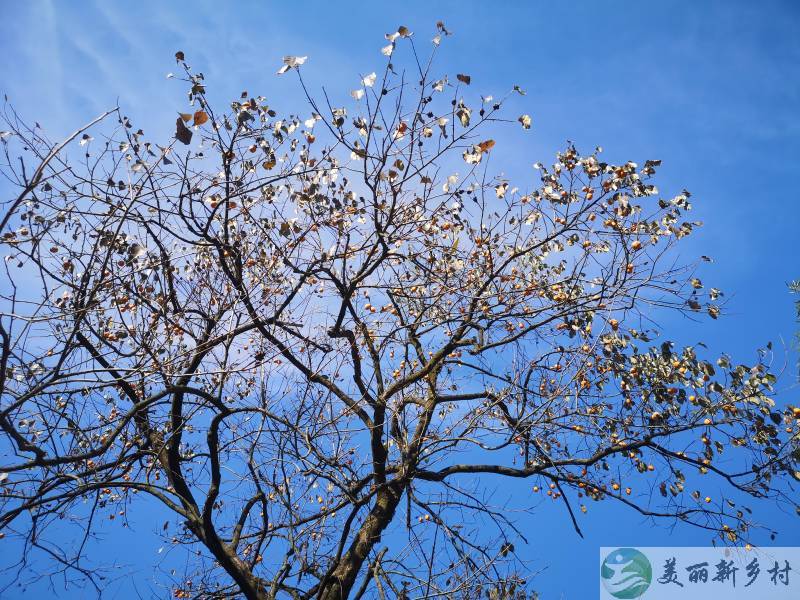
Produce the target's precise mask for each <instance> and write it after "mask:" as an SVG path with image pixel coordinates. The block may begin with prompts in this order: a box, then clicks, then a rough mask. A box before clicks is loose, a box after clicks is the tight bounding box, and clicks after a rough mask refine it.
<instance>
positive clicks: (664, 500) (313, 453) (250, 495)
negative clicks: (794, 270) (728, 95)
mask: <svg viewBox="0 0 800 600" xmlns="http://www.w3.org/2000/svg"><path fill="white" fill-rule="evenodd" d="M448 35H449V32H448V31H447V30H446V28H445V26H444V25H443V24H441V23H439V24H438V26H437V31H436V37H435V38H434V40H433V45H432V51H431V52H429V51H428V50H427V49H426V48H428V47H429V46H430V45H431V44H430V41H429V40H423V41H422V42H421V41H420V40H419V36H414V37H412V33H411V32H410V31H408V29H407V28H405V27H401V28H399V29H398V30H397V31H396V32H395V33H392V34H390V35H387V36H386V38H387V40H386V45H385V46H384V47H383V48H382V49H381V52H382V54H383V55H384V57H383V59H382V61H383V67H382V69H381V70H380V71H379V72H375V73H369V74H365V75H363V76H362V79H361V81H360V82H359V85H358V87H357V88H356V89H355V90H354V91H352V92H351V93H350V94H349V96H348V95H347V94H345V95H344V96H345V97H344V99H342V98H339V99H334V97H333V96H329V95H328V93H323V94H320V95H314V94H312V93H311V92H310V91H309V89H308V87H307V85H306V83H305V82H304V80H303V79H302V76H301V73H302V69H303V64H304V63H305V62H306V58H305V57H291V56H288V57H285V58H284V61H283V66H282V67H281V69H280V71H279V73H281V74H284V75H283V77H284V78H286V77H296V78H297V80H298V81H299V85H300V89H301V90H302V92H303V95H304V97H305V100H306V104H305V107H304V108H303V109H302V110H301V111H299V112H298V113H297V114H289V115H285V116H280V115H278V114H277V113H276V110H275V109H273V108H272V107H271V106H270V105H269V104H268V102H267V100H266V99H265V98H264V97H263V96H257V95H251V94H250V93H248V92H242V94H241V97H239V98H237V99H236V100H234V101H233V102H231V103H230V104H229V105H228V106H224V105H222V106H216V105H212V102H211V101H210V100H209V94H208V92H207V89H206V81H205V79H204V77H203V75H202V74H201V73H198V72H196V71H194V70H193V69H192V68H191V67H190V66H189V64H188V63H187V62H186V60H187V58H186V57H185V56H184V54H183V53H182V52H179V53H177V54H176V60H177V64H178V67H179V69H180V71H181V72H180V74H179V75H176V76H174V79H176V80H179V81H181V82H184V83H185V84H186V85H187V88H188V100H189V106H190V107H191V108H189V109H186V108H181V107H176V108H177V109H178V110H179V112H178V116H177V120H176V123H175V137H174V139H173V140H171V141H169V142H167V143H166V145H158V144H156V143H155V142H153V141H149V140H148V138H147V137H146V136H145V134H144V132H143V131H141V130H140V129H138V127H137V126H136V125H134V124H133V122H132V121H131V120H130V119H129V118H128V117H127V116H125V115H124V114H123V113H122V112H121V110H120V109H114V110H110V111H109V112H107V113H104V114H102V115H100V116H99V117H98V118H97V119H95V120H94V121H92V122H91V123H89V124H88V125H86V126H84V127H81V128H79V129H78V130H76V131H75V133H73V134H72V135H70V136H68V137H67V138H66V139H64V140H63V141H61V142H53V141H51V140H49V139H48V138H47V137H46V135H45V134H44V133H43V131H42V130H41V129H40V128H39V127H38V125H37V126H30V125H27V124H26V122H25V121H24V120H23V119H22V118H20V117H19V116H18V115H17V113H16V112H15V111H14V110H13V109H12V108H11V107H10V106H6V107H5V109H4V117H5V125H4V127H5V129H6V131H4V132H3V133H2V135H1V137H2V145H1V149H2V157H3V161H2V162H3V164H2V173H3V176H4V177H5V178H6V180H7V181H6V185H7V186H8V185H9V184H10V185H12V186H14V188H15V191H14V196H13V197H12V196H10V195H5V196H4V197H3V198H2V220H1V221H0V238H1V242H0V243H2V249H3V252H4V256H5V257H6V260H5V261H4V267H5V268H4V270H3V274H2V277H3V282H2V286H0V291H1V294H2V300H0V302H2V306H0V308H2V312H1V313H0V342H1V344H2V348H1V351H2V353H1V355H0V360H1V361H2V365H1V367H2V368H0V390H2V404H0V432H1V434H0V439H1V440H2V441H0V449H1V451H2V462H1V463H0V529H2V532H3V534H4V535H5V536H6V540H5V541H4V542H2V543H3V544H7V543H9V538H10V537H14V538H18V539H19V540H20V545H19V547H20V548H23V553H22V555H21V556H9V555H8V554H7V553H5V552H4V558H3V563H4V566H12V567H13V569H12V570H13V571H15V572H16V573H17V577H18V581H19V582H24V581H27V580H28V579H26V577H29V573H30V570H31V569H33V568H34V567H35V565H41V562H40V561H41V560H44V559H47V560H48V561H50V562H49V564H51V565H52V568H51V569H49V570H47V571H45V572H44V574H46V575H50V576H54V575H55V574H59V575H60V577H61V578H62V580H63V578H66V580H67V581H73V582H80V581H84V582H86V581H89V582H91V583H92V584H94V585H95V586H96V587H97V589H98V590H100V589H102V587H103V585H104V580H103V579H101V576H102V574H103V572H104V571H103V565H104V562H105V563H108V562H112V561H110V560H109V559H110V558H114V557H107V556H99V555H97V553H91V552H89V551H88V550H87V549H89V548H97V546H96V545H93V544H91V543H87V540H89V538H90V537H91V536H94V535H95V534H96V533H98V532H100V531H103V532H109V531H113V530H114V528H116V527H124V526H126V525H127V524H128V517H129V515H130V518H131V523H134V524H137V523H138V524H139V526H140V527H141V524H142V523H144V522H147V521H148V516H149V514H150V512H149V511H152V507H153V506H154V505H155V504H154V503H156V504H158V505H159V506H160V507H161V509H160V510H161V511H163V512H160V511H155V513H156V514H164V513H166V514H168V515H169V518H168V519H167V521H166V522H165V523H164V524H163V527H162V525H161V523H160V522H159V523H158V524H157V528H158V529H159V530H160V531H162V534H163V537H164V539H165V543H166V545H167V546H168V547H170V548H172V550H171V552H172V553H173V555H174V553H176V552H184V553H185V563H186V571H185V572H184V573H176V574H170V573H163V574H161V575H159V574H156V575H155V579H156V581H158V582H159V583H160V584H161V585H164V586H165V587H167V588H168V589H169V592H168V593H169V594H171V595H173V596H174V597H176V598H231V597H246V598H249V599H256V598H258V599H264V598H278V597H280V598H308V599H310V598H318V599H321V600H341V599H344V598H361V597H375V598H385V597H389V598H394V597H402V598H441V597H447V598H464V599H466V598H478V597H489V598H507V599H512V598H514V599H516V598H526V597H530V598H532V597H534V596H533V595H532V592H531V591H530V590H531V587H530V586H531V584H530V581H529V574H530V571H529V569H528V567H527V566H526V563H525V561H524V556H523V555H522V554H521V553H520V552H519V551H520V548H521V547H522V545H521V544H522V542H524V536H523V534H522V532H521V531H520V530H519V528H518V526H517V524H515V519H514V518H513V512H512V511H510V510H508V508H507V505H506V503H505V501H506V500H507V499H508V498H507V497H506V498H504V497H500V496H498V495H497V494H496V492H495V491H494V490H496V489H497V486H498V485H500V486H502V485H503V482H504V481H505V482H508V483H509V484H510V483H511V482H512V481H516V482H521V481H522V480H526V483H525V489H526V490H527V492H526V493H525V494H524V496H522V497H521V496H520V494H519V493H514V494H511V495H512V496H513V497H512V502H513V503H514V505H515V506H520V507H523V508H525V509H529V510H530V511H532V512H535V511H534V509H535V507H536V506H537V505H540V504H542V503H543V502H552V503H555V504H557V505H558V506H560V507H563V510H564V515H565V519H566V520H565V522H566V523H571V526H572V527H573V528H574V530H575V531H576V532H577V533H580V531H581V521H582V519H585V518H590V517H591V516H592V514H595V515H596V514H602V513H601V511H602V510H603V508H602V506H601V505H602V504H605V503H618V504H621V505H624V506H626V507H628V508H630V509H631V510H632V511H638V512H639V513H641V514H642V515H645V516H646V517H649V518H652V520H654V521H658V520H664V521H666V522H667V523H669V524H674V523H676V522H678V523H680V524H685V525H693V526H696V527H700V528H703V529H706V530H708V531H709V533H710V535H711V536H713V537H716V538H718V539H721V540H724V541H726V542H727V543H734V542H741V543H745V542H746V541H747V540H748V539H749V538H748V535H749V527H750V523H749V511H748V509H746V508H745V507H743V506H740V504H739V500H740V499H741V498H743V497H745V496H747V495H749V496H753V497H757V498H769V499H771V501H773V502H776V501H780V502H786V503H788V504H790V505H791V506H792V507H794V506H796V500H797V498H798V496H794V499H792V497H791V493H792V485H793V478H795V477H800V474H798V473H797V472H796V467H795V466H794V465H795V464H796V462H795V458H793V457H792V455H791V448H792V443H793V442H792V440H795V441H796V440H797V436H798V422H800V421H799V419H800V410H798V409H796V408H795V409H792V408H791V407H789V408H786V409H782V408H776V405H775V402H774V401H773V400H772V399H771V396H772V394H773V387H772V386H773V384H774V382H775V376H774V375H773V374H772V373H771V372H770V369H769V361H770V353H769V351H768V350H762V351H759V352H758V354H757V362H756V363H755V364H753V365H747V366H746V365H741V364H736V363H734V362H732V360H731V358H729V357H728V356H726V355H724V354H722V355H714V356H713V357H709V356H708V353H707V352H706V351H705V348H704V347H703V346H702V344H697V345H696V346H693V347H679V346H677V345H675V344H673V343H671V342H670V341H667V340H665V339H663V338H661V337H659V333H658V332H657V331H655V327H654V325H653V318H654V316H655V315H656V314H657V313H658V312H659V311H668V310H672V311H678V312H682V313H685V314H686V315H687V316H689V317H696V318H700V317H703V316H705V315H709V316H710V317H712V318H715V319H716V318H717V317H718V316H719V315H720V307H719V299H720V296H721V292H720V291H719V290H717V289H715V288H713V287H708V286H707V285H706V284H704V283H703V282H701V281H700V280H699V279H698V278H697V277H696V275H695V273H696V265H695V264H693V263H689V264H684V263H682V262H681V261H680V257H679V256H678V254H677V253H676V252H675V247H676V246H678V245H679V244H680V243H681V241H682V239H683V238H685V237H686V236H689V235H690V234H692V232H693V231H694V229H695V228H696V227H697V225H698V223H695V222H693V221H692V220H691V219H690V218H689V217H688V216H687V214H688V213H689V211H690V209H691V204H690V196H689V193H688V192H685V191H684V192H681V193H679V194H677V195H675V196H661V195H660V193H659V191H658V189H657V188H656V186H655V184H654V183H653V178H654V176H655V174H656V170H657V169H658V167H659V165H660V161H658V160H647V161H644V162H642V163H636V162H619V163H610V162H606V161H605V160H604V159H603V158H602V155H601V150H600V149H599V148H598V149H596V150H595V151H593V152H591V153H588V154H586V153H581V152H580V151H579V150H578V148H576V147H575V146H574V145H572V144H567V145H566V147H565V148H564V149H563V150H561V151H560V152H558V154H557V155H556V158H555V161H554V162H553V163H552V164H549V165H544V164H538V163H537V164H536V165H534V167H535V170H534V171H533V173H534V174H535V177H536V179H537V181H534V182H533V183H531V182H530V181H528V180H525V181H512V180H510V179H509V178H507V177H505V176H504V175H503V174H502V171H501V169H499V168H498V169H496V168H493V166H492V161H491V158H492V156H493V154H495V155H497V153H498V152H499V149H500V148H501V147H502V148H506V149H507V148H508V147H510V146H511V145H512V144H513V141H511V137H512V136H513V135H523V134H524V132H525V130H528V129H531V127H532V125H533V120H532V118H531V116H530V115H528V114H523V115H520V116H517V115H516V114H514V115H507V114H505V112H504V107H505V106H507V105H508V104H509V103H510V102H509V99H510V98H514V100H515V101H519V100H521V96H523V95H524V94H525V92H524V90H522V89H521V88H519V87H514V88H513V89H511V90H510V91H509V92H508V93H507V94H505V95H503V96H500V97H496V98H492V97H481V96H479V95H478V94H477V93H476V92H475V91H473V90H474V88H473V87H472V83H473V79H474V80H477V79H478V76H476V75H466V74H457V75H455V76H452V75H451V76H450V77H447V76H445V75H443V74H441V73H439V72H438V71H437V68H436V66H435V62H434V60H433V59H434V57H435V54H436V52H437V49H438V48H439V46H440V44H443V43H444V41H445V37H446V36H448ZM376 54H377V53H376ZM423 55H425V56H423ZM278 81H280V82H281V83H283V80H278ZM518 97H520V98H518ZM184 111H185V112H184ZM598 118H602V115H598ZM506 124H508V125H509V126H510V127H512V128H513V129H514V130H515V131H516V133H515V134H512V135H509V136H508V140H509V141H503V140H502V139H501V138H498V139H497V141H495V139H494V136H495V135H496V131H497V130H498V128H499V127H501V126H505V125H506ZM620 125H622V124H620ZM723 454H724V459H721V458H720V457H721V456H723ZM703 476H705V477H703ZM711 480H713V483H712V481H711ZM720 484H724V485H725V486H727V489H729V490H730V491H731V496H725V497H719V496H718V495H716V494H712V493H711V492H710V491H708V490H710V489H718V488H714V487H712V486H718V485H720ZM520 485H521V484H520ZM500 489H502V488H500ZM517 489H521V488H520V487H519V486H517ZM490 490H492V491H491V492H490ZM732 498H735V499H736V500H734V499H732ZM583 513H589V514H588V515H586V516H584V514H583ZM530 518H531V519H535V518H536V517H535V516H532V517H530ZM109 521H112V522H111V523H110V522H109ZM159 521H160V519H159ZM534 522H535V521H534ZM65 531H67V532H73V534H71V535H65V534H64V532H65ZM117 562H118V561H117ZM40 574H41V571H40ZM165 595H166V592H165Z"/></svg>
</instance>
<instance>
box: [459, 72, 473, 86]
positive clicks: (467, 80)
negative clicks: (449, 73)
mask: <svg viewBox="0 0 800 600" xmlns="http://www.w3.org/2000/svg"><path fill="white" fill-rule="evenodd" d="M456 79H458V80H459V81H460V82H461V83H465V84H467V85H469V84H470V82H471V81H472V77H470V76H469V75H462V74H461V73H459V74H458V75H456Z"/></svg>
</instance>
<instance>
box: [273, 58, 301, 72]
mask: <svg viewBox="0 0 800 600" xmlns="http://www.w3.org/2000/svg"><path fill="white" fill-rule="evenodd" d="M306 60H308V57H307V56H284V57H283V66H282V67H281V68H280V69H278V75H282V74H283V73H286V71H288V70H289V69H297V68H299V67H300V65H302V64H303V63H305V62H306Z"/></svg>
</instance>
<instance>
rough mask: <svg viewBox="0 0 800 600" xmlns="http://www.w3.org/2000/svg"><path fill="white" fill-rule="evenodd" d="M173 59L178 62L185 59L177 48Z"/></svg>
mask: <svg viewBox="0 0 800 600" xmlns="http://www.w3.org/2000/svg"><path fill="white" fill-rule="evenodd" d="M175 60H176V61H178V62H181V61H183V60H186V57H185V56H184V55H183V52H181V51H180V50H178V51H177V52H176V53H175Z"/></svg>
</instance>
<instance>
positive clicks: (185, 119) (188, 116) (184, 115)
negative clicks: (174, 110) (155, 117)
mask: <svg viewBox="0 0 800 600" xmlns="http://www.w3.org/2000/svg"><path fill="white" fill-rule="evenodd" d="M178 114H179V115H180V117H181V119H183V122H184V123H188V122H189V121H191V120H192V115H191V113H178Z"/></svg>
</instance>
